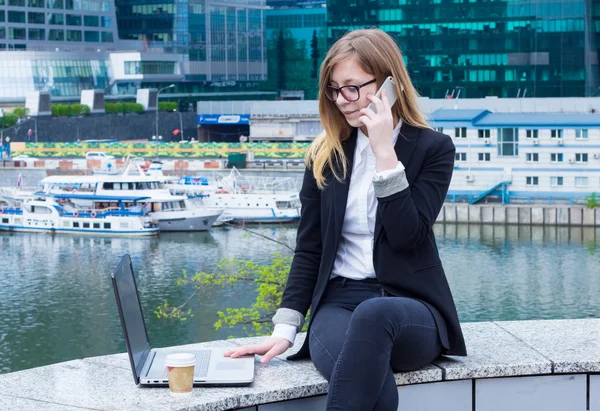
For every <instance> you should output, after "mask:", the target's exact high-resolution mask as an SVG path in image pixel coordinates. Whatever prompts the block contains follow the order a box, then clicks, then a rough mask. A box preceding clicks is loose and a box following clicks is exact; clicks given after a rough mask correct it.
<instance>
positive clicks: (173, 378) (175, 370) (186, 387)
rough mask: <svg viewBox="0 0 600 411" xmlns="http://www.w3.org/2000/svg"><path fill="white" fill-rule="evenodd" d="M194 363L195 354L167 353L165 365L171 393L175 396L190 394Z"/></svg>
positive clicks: (192, 384) (192, 383)
mask: <svg viewBox="0 0 600 411" xmlns="http://www.w3.org/2000/svg"><path fill="white" fill-rule="evenodd" d="M194 365H196V356H195V355H194V354H189V353H173V354H169V355H167V358H166V359H165V366H166V367H167V371H168V376H169V390H170V392H171V395H173V396H175V397H187V396H190V395H192V387H193V386H194Z"/></svg>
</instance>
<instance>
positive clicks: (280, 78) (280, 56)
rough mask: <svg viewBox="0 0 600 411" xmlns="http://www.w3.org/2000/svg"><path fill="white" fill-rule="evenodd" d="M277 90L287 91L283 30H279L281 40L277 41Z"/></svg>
mask: <svg viewBox="0 0 600 411" xmlns="http://www.w3.org/2000/svg"><path fill="white" fill-rule="evenodd" d="M277 88H278V89H279V91H281V90H285V39H284V38H283V29H280V30H279V39H277Z"/></svg>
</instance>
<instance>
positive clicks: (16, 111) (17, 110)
mask: <svg viewBox="0 0 600 411" xmlns="http://www.w3.org/2000/svg"><path fill="white" fill-rule="evenodd" d="M28 111H29V109H26V108H25V107H16V108H15V109H14V110H13V114H14V115H16V116H17V117H25V116H26V115H27V112H28Z"/></svg>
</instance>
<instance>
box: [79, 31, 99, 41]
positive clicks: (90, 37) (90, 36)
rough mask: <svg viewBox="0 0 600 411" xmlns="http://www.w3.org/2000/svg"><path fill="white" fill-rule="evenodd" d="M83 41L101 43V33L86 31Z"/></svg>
mask: <svg viewBox="0 0 600 411" xmlns="http://www.w3.org/2000/svg"><path fill="white" fill-rule="evenodd" d="M83 39H84V40H85V42H87V43H99V42H100V32H99V31H85V32H83Z"/></svg>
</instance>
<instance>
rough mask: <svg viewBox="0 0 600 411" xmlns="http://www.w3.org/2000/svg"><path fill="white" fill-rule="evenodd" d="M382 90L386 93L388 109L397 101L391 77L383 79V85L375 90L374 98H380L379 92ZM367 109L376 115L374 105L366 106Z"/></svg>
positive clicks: (394, 85)
mask: <svg viewBox="0 0 600 411" xmlns="http://www.w3.org/2000/svg"><path fill="white" fill-rule="evenodd" d="M383 90H385V91H386V93H387V97H388V100H389V102H390V107H392V106H393V105H394V103H395V102H396V100H397V99H398V95H397V94H396V83H394V79H393V78H392V76H388V77H387V78H386V79H385V81H384V82H383V84H382V85H381V87H380V88H379V90H377V94H375V96H376V97H378V98H381V92H382V91H383ZM367 108H370V109H371V110H373V111H374V112H375V113H377V107H375V104H373V103H370V104H369V105H368V106H367Z"/></svg>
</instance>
